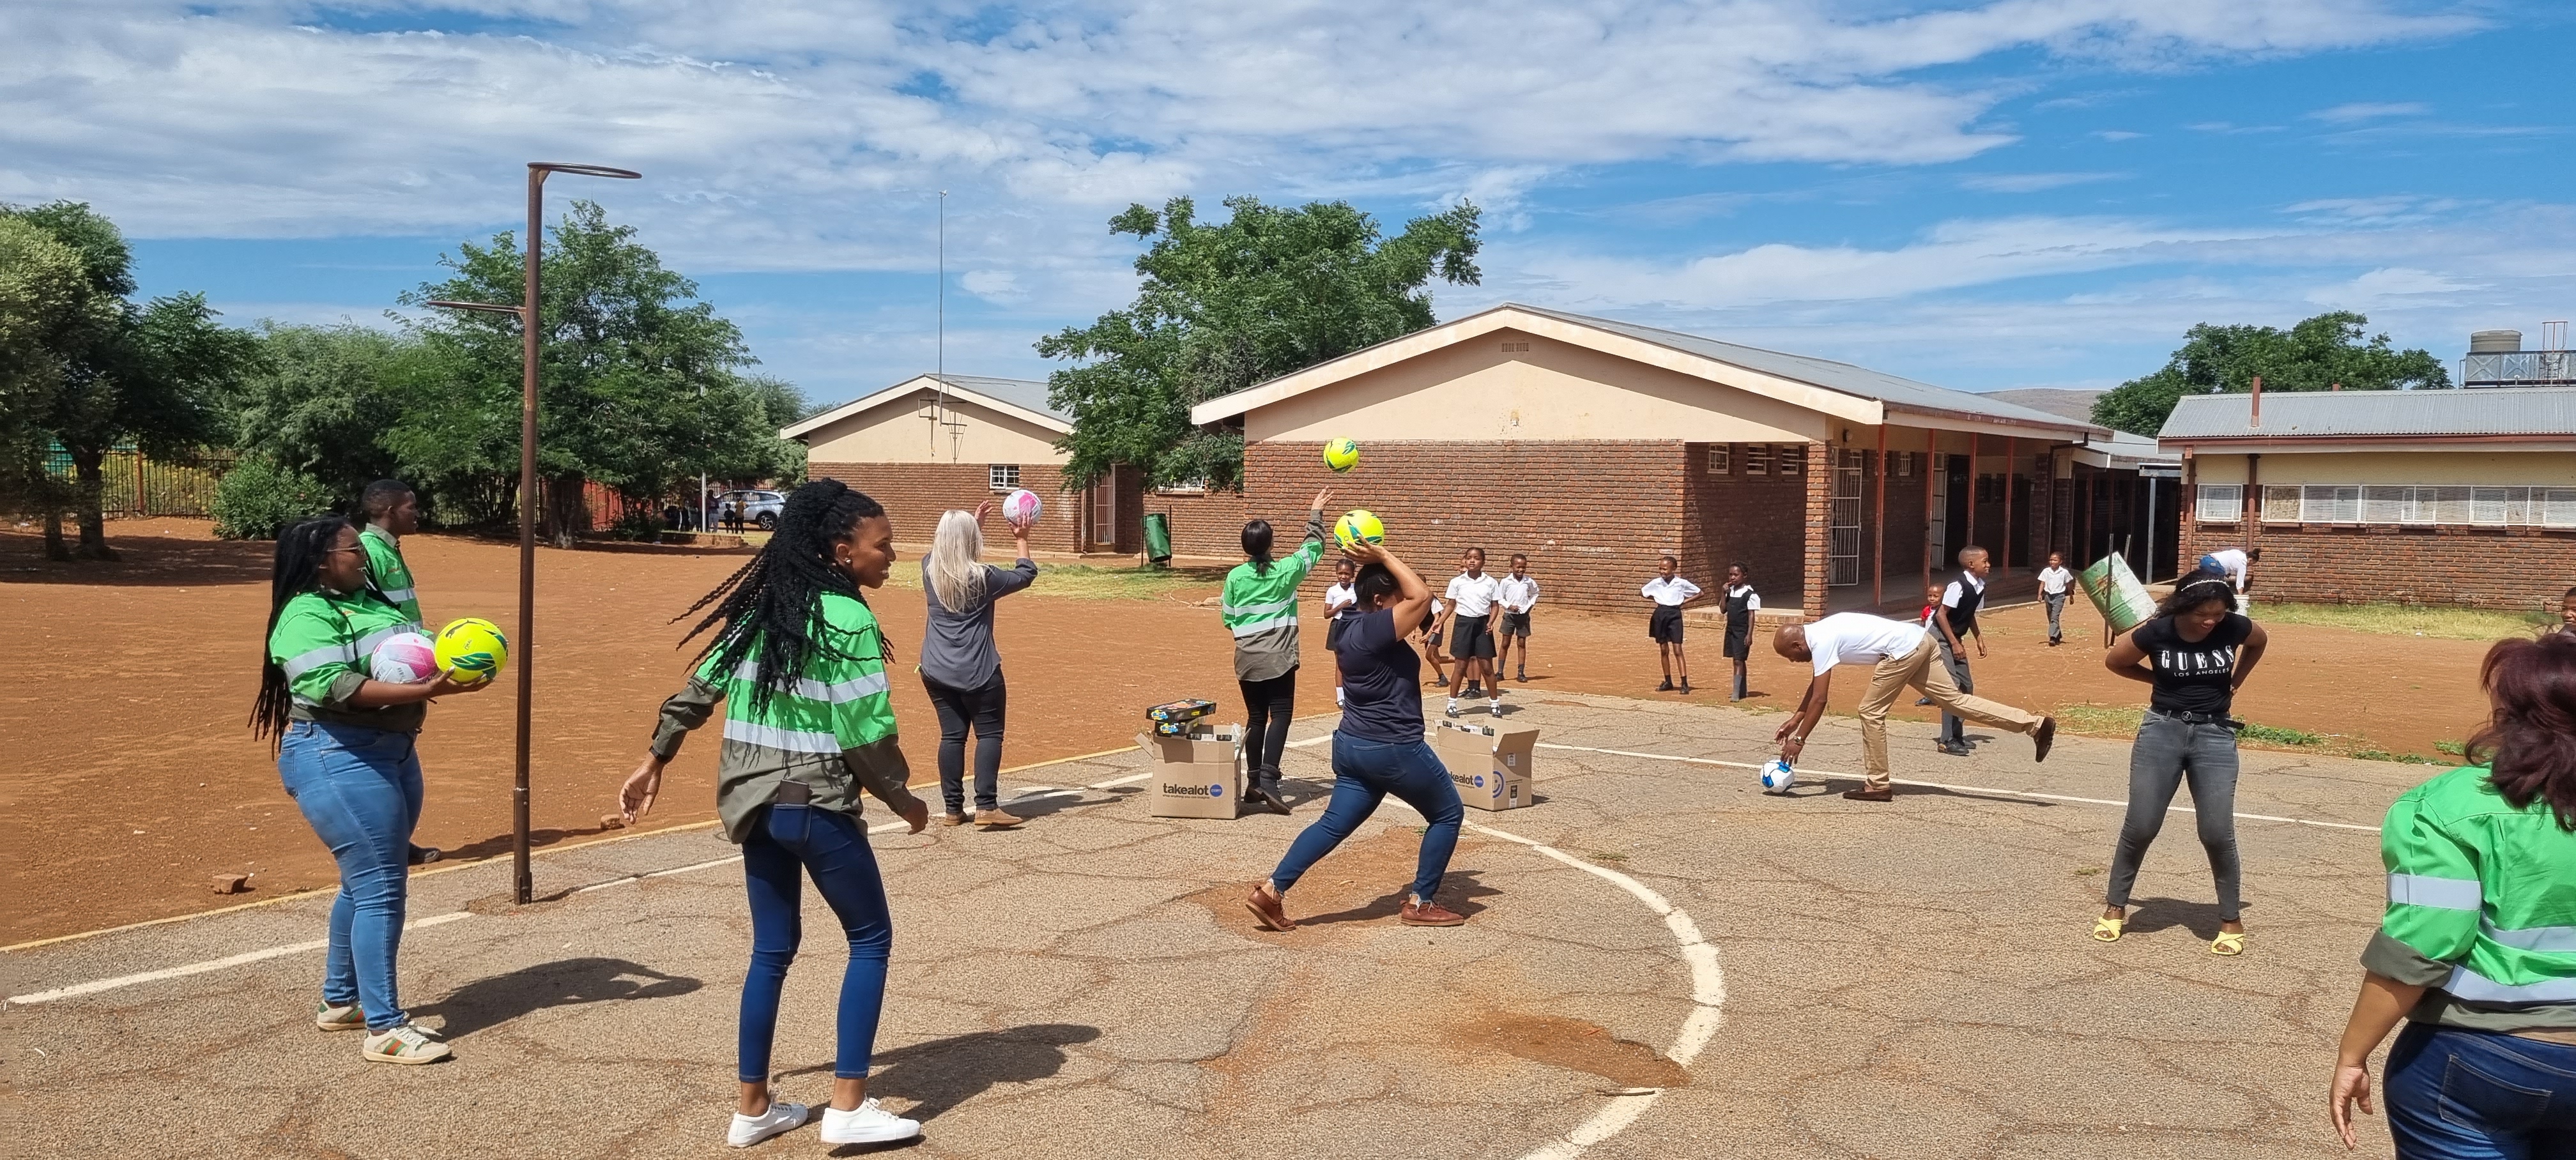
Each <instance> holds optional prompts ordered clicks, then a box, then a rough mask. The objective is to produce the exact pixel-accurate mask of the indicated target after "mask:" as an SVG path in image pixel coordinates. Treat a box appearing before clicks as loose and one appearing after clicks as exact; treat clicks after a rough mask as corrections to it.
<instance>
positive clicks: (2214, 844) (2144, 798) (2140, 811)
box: [2093, 572, 2269, 956]
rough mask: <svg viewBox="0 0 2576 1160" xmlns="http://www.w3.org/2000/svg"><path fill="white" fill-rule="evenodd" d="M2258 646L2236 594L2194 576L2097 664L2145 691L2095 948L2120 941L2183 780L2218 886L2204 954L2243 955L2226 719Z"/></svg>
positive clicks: (2232, 752)
mask: <svg viewBox="0 0 2576 1160" xmlns="http://www.w3.org/2000/svg"><path fill="white" fill-rule="evenodd" d="M2268 639H2269V638H2267V637H2266V636H2265V635H2264V632H2263V626H2261V625H2259V624H2256V623H2254V622H2253V621H2251V620H2248V619H2246V618H2245V615H2244V614H2243V613H2240V612H2238V611H2237V610H2236V589H2235V586H2234V585H2233V584H2231V583H2229V581H2228V579H2227V577H2225V576H2222V575H2215V574H2212V573H2209V572H2194V573H2192V574H2191V575H2189V576H2185V577H2183V578H2182V580H2181V582H2180V583H2177V584H2175V585H2174V591H2173V595H2171V596H2168V597H2165V602H2164V603H2163V604H2160V605H2158V606H2157V607H2156V614H2155V616H2153V617H2151V618H2149V619H2148V621H2147V622H2146V623H2145V624H2141V625H2139V626H2138V627H2137V628H2135V629H2133V630H2131V631H2130V632H2129V634H2128V635H2127V636H2124V637H2121V638H2120V639H2119V641H2118V643H2115V644H2113V645H2112V646H2111V654H2110V656H2109V657H2108V658H2107V659H2105V660H2104V661H2103V664H2105V665H2107V666H2108V667H2109V668H2110V670H2111V671H2112V672H2114V673H2117V674H2119V675H2120V676H2123V677H2126V678H2128V679H2129V680H2132V681H2137V682H2139V683H2141V684H2144V685H2147V686H2149V687H2151V688H2153V689H2154V690H2155V691H2154V692H2153V693H2150V694H2149V695H2148V698H2147V713H2146V716H2145V717H2144V718H2142V719H2141V720H2140V721H2139V722H2138V738H2137V740H2136V741H2135V742H2134V743H2132V744H2131V745H2130V746H2129V812H2128V815H2127V816H2126V817H2125V818H2123V819H2122V820H2121V822H2120V844H2119V847H2118V848H2117V849H2116V850H2114V851H2113V852H2112V854H2111V881H2110V883H2109V891H2108V893H2107V894H2106V895H2105V896H2104V898H2103V909H2102V914H2101V916H2100V917H2098V918H2095V919H2094V920H2093V937H2094V938H2095V939H2097V940H2099V941H2102V942H2118V941H2119V940H2120V932H2121V929H2122V928H2123V927H2124V926H2126V925H2127V924H2128V920H2129V888H2130V887H2132V886H2134V885H2135V884H2136V883H2137V881H2138V865H2139V863H2142V862H2144V861H2146V857H2147V846H2148V845H2149V844H2151V843H2153V842H2154V841H2155V840H2156V831H2158V830H2160V829H2162V828H2164V823H2165V807H2167V806H2170V805H2172V804H2173V799H2174V791H2175V790H2177V789H2179V788H2181V787H2182V784H2183V782H2184V781H2186V780H2188V781H2189V782H2190V783H2191V812H2192V814H2193V816H2194V817H2195V818H2196V819H2197V820H2198V821H2199V823H2200V844H2201V846H2202V847H2203V848H2204V849H2206V850H2207V851H2208V852H2209V873H2210V876H2211V877H2212V878H2214V879H2216V880H2217V885H2218V936H2217V937H2216V938H2213V939H2211V940H2210V942H2209V953H2211V954H2213V955H2229V956H2234V955H2241V954H2244V953H2245V923H2244V920H2243V917H2242V915H2240V914H2239V912H2238V900H2237V891H2238V875H2239V866H2240V863H2239V861H2238V858H2237V855H2236V731H2237V730H2239V729H2242V728H2244V727H2245V725H2244V722H2241V721H2238V720H2236V719H2234V718H2232V717H2230V716H2228V712H2229V710H2230V708H2232V707H2233V705H2234V702H2235V698H2236V690H2238V689H2240V688H2243V687H2244V685H2245V678H2247V677H2249V676H2252V675H2254V665H2255V663H2256V662H2258V661H2260V660H2262V659H2263V646H2264V645H2265V644H2266V643H2268Z"/></svg>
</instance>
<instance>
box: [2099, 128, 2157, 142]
mask: <svg viewBox="0 0 2576 1160" xmlns="http://www.w3.org/2000/svg"><path fill="white" fill-rule="evenodd" d="M2093 135H2094V136H2096V137H2099V138H2101V139H2103V140H2105V141H2135V140H2137V139H2138V138H2140V137H2144V136H2146V134H2144V133H2132V132H2130V131H2128V130H2126V129H2101V130H2096V131H2095V132H2094V134H2093Z"/></svg>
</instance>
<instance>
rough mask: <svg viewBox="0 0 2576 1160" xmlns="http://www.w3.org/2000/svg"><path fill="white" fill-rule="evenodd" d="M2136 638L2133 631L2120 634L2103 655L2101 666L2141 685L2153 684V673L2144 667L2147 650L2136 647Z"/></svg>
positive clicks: (2112, 673) (2113, 674)
mask: <svg viewBox="0 0 2576 1160" xmlns="http://www.w3.org/2000/svg"><path fill="white" fill-rule="evenodd" d="M2137 638H2138V634H2137V633H2134V632H2125V633H2122V634H2120V639H2118V640H2115V641H2112V642H2111V651H2110V652H2109V653H2108V654H2106V655H2104V656H2103V658H2102V667H2103V668H2106V669H2109V670H2111V675H2112V676H2115V677H2125V678H2127V679H2129V680H2132V681H2136V682H2137V683H2139V684H2141V685H2152V684H2155V683H2156V678H2155V674H2154V673H2152V672H2150V671H2148V669H2147V667H2146V665H2147V650H2145V649H2142V648H2139V647H2138V639H2137Z"/></svg>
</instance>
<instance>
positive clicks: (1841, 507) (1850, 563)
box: [1825, 447, 1863, 587]
mask: <svg viewBox="0 0 2576 1160" xmlns="http://www.w3.org/2000/svg"><path fill="white" fill-rule="evenodd" d="M1862 454H1863V453H1862V452H1861V451H1860V450H1859V449H1857V448H1851V447H1845V448H1842V449H1840V450H1837V451H1836V452H1835V453H1834V479H1833V492H1832V501H1831V506H1832V509H1833V510H1832V515H1831V521H1830V525H1829V526H1830V529H1831V531H1830V535H1829V537H1828V539H1827V542H1826V548H1825V563H1826V570H1825V583H1827V584H1830V585H1833V586H1835V587H1841V586H1843V585H1848V584H1858V583H1860V492H1861V463H1862V462H1863V460H1862Z"/></svg>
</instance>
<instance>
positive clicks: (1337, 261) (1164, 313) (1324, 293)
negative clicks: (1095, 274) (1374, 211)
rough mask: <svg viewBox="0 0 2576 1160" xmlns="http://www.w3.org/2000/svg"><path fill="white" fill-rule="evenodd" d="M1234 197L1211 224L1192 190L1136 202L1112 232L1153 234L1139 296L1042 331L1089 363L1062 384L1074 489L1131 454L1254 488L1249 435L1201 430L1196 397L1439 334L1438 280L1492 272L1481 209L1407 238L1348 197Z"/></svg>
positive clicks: (1186, 474)
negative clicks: (1433, 284)
mask: <svg viewBox="0 0 2576 1160" xmlns="http://www.w3.org/2000/svg"><path fill="white" fill-rule="evenodd" d="M1225 205H1226V207H1227V208H1228V209H1230V210H1232V211H1233V216H1232V217H1231V218H1229V219H1228V220H1227V221H1226V222H1224V223H1223V224H1219V225H1202V224H1200V223H1199V222H1198V221H1197V220H1196V213H1195V206H1194V205H1193V203H1192V202H1191V200H1190V199H1189V198H1186V197H1178V198H1173V199H1172V200H1170V201H1168V202H1165V203H1164V205H1163V209H1162V211H1161V212H1160V213H1157V212H1155V211H1154V210H1152V209H1148V208H1146V207H1145V206H1143V205H1131V206H1128V207H1127V210H1126V212H1124V213H1121V214H1119V215H1118V216H1117V217H1114V218H1112V219H1110V222H1109V231H1110V232H1111V233H1112V234H1134V235H1135V236H1137V237H1138V238H1143V239H1149V240H1151V242H1152V244H1151V245H1150V246H1148V247H1147V248H1146V250H1145V252H1144V253H1143V254H1141V255H1139V256H1138V257H1137V259H1136V272H1137V273H1138V274H1141V275H1143V276H1144V283H1143V285H1142V286H1140V287H1139V288H1138V289H1137V293H1136V301H1135V302H1134V303H1133V304H1132V305H1130V306H1128V307H1127V308H1126V309H1124V310H1119V311H1114V312H1112V313H1109V314H1103V315H1101V316H1100V318H1099V320H1098V321H1096V322H1093V323H1092V324H1091V325H1090V326H1087V327H1067V328H1065V329H1064V330H1062V331H1059V332H1057V333H1055V334H1053V335H1049V336H1047V337H1046V338H1043V339H1040V340H1038V344H1037V349H1038V353H1039V354H1041V355H1044V356H1046V357H1048V358H1055V359H1068V360H1072V361H1073V362H1074V363H1075V365H1074V366H1071V367H1068V368H1066V369H1064V370H1059V371H1057V372H1055V373H1054V374H1053V375H1051V376H1049V379H1048V395H1049V398H1050V399H1051V400H1052V401H1053V402H1054V404H1055V405H1056V406H1058V407H1061V408H1063V409H1065V410H1066V411H1068V412H1070V413H1071V414H1072V415H1073V420H1074V429H1073V433H1072V434H1071V435H1068V436H1066V437H1065V438H1064V440H1063V441H1062V442H1061V444H1060V446H1062V447H1063V448H1064V449H1065V450H1066V451H1068V452H1070V453H1071V454H1070V458H1069V461H1068V462H1067V464H1066V466H1065V485H1066V486H1067V487H1068V488H1073V487H1082V486H1085V485H1087V484H1089V483H1091V482H1092V481H1093V480H1096V479H1098V478H1099V477H1100V476H1102V475H1103V474H1106V473H1107V472H1108V471H1109V470H1110V469H1111V468H1112V467H1114V466H1116V465H1118V464H1121V463H1129V464H1134V465H1136V466H1137V467H1139V468H1140V469H1142V470H1143V472H1144V474H1145V479H1146V482H1147V483H1148V484H1149V485H1163V484H1173V483H1183V482H1189V481H1198V480H1203V481H1205V482H1206V483H1207V484H1208V485H1209V486H1211V487H1226V488H1237V489H1239V488H1240V487H1241V486H1242V476H1243V437H1242V436H1241V435H1240V434H1239V433H1234V432H1219V431H1203V430H1200V429H1198V428H1196V427H1194V426H1192V425H1191V423H1190V408H1191V407H1192V406H1194V405H1196V404H1198V403H1202V402H1205V401H1207V400H1209V399H1213V398H1216V397H1218V396H1220V395H1225V394H1230V393H1232V392H1234V391H1238V390H1241V389H1243V388H1245V387H1248V386H1251V385H1253V384H1254V383H1258V382H1262V381H1264V380H1267V379H1272V378H1276V377H1278V376H1280V375H1284V374H1289V373H1291V372H1294V371H1297V370H1301V369H1303V368H1306V367H1310V366H1313V365H1315V364H1316V363H1319V362H1323V361H1325V360H1327V359H1333V358H1338V357H1340V356H1342V355H1345V354H1348V353H1350V352H1352V351H1354V350H1358V349H1360V348H1361V347H1364V346H1368V345H1370V344H1372V343H1378V342H1384V341H1386V340H1388V339H1391V338H1396V337H1399V336H1402V335H1405V334H1410V333H1412V332H1414V331H1417V330H1421V329H1424V328H1425V327H1428V326H1430V325H1432V323H1433V322H1434V321H1435V319H1434V318H1433V317H1432V313H1431V295H1430V293H1429V292H1428V291H1427V290H1425V289H1423V287H1424V285H1425V284H1426V283H1428V282H1429V281H1430V280H1431V279H1432V278H1433V277H1434V276H1437V277H1439V278H1440V279H1441V280H1443V281H1446V282H1449V283H1452V284H1454V285H1469V286H1471V285H1474V284H1475V283H1476V281H1477V279H1478V278H1479V277H1480V276H1481V275H1480V274H1479V272H1478V271H1477V269H1476V263H1475V258H1476V251H1477V248H1478V246H1479V245H1480V243H1479V242H1478V240H1477V237H1476V229H1477V210H1476V207H1474V206H1472V205H1460V206H1458V207H1457V208H1455V209H1452V210H1449V211H1448V212H1446V213H1442V214H1438V215H1434V216H1430V217H1421V218H1416V219H1414V220H1412V221H1410V222H1407V223H1405V227H1404V232H1403V233H1401V234H1398V235H1396V236H1395V237H1392V238H1385V237H1382V236H1381V233H1380V231H1379V229H1378V225H1377V223H1376V221H1375V220H1373V219H1372V218H1370V217H1369V215H1367V214H1365V213H1362V212H1360V211H1359V210H1357V209H1354V208H1352V207H1351V206H1350V205H1349V204H1348V203H1346V202H1338V201H1333V202H1310V203H1308V204H1306V205H1303V206H1298V207H1294V208H1290V207H1284V206H1269V205H1264V204H1262V203H1261V201H1260V200H1259V199H1257V198H1251V197H1234V198H1228V199H1226V202H1225Z"/></svg>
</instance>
